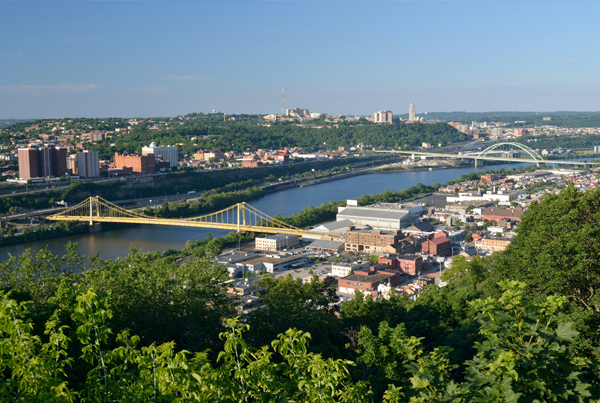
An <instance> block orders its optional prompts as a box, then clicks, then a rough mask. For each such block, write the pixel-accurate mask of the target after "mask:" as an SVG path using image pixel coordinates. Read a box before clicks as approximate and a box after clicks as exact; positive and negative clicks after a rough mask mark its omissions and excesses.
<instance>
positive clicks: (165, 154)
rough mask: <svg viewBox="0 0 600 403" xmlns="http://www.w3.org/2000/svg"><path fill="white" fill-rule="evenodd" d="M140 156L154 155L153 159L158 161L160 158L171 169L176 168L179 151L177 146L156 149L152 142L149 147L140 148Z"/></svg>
mask: <svg viewBox="0 0 600 403" xmlns="http://www.w3.org/2000/svg"><path fill="white" fill-rule="evenodd" d="M142 154H154V157H155V158H156V159H158V157H159V156H161V157H162V160H163V161H167V162H169V164H171V168H173V167H176V166H177V164H178V163H179V150H178V149H177V146H160V147H158V146H157V145H156V143H155V142H154V141H153V142H152V143H150V146H149V147H142Z"/></svg>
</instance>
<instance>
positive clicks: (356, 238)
mask: <svg viewBox="0 0 600 403" xmlns="http://www.w3.org/2000/svg"><path fill="white" fill-rule="evenodd" d="M401 238H403V236H402V233H401V232H400V231H375V230H362V231H356V230H354V231H347V232H345V233H344V244H345V245H346V250H347V251H353V252H360V251H365V252H371V253H380V252H382V250H383V248H384V247H386V246H389V245H393V244H395V243H397V242H398V241H399V240H400V239H401Z"/></svg>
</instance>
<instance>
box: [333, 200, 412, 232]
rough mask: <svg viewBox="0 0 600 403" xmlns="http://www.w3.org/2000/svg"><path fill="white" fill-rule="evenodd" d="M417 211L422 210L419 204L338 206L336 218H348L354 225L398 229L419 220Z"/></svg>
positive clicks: (338, 219)
mask: <svg viewBox="0 0 600 403" xmlns="http://www.w3.org/2000/svg"><path fill="white" fill-rule="evenodd" d="M411 211H414V212H411ZM417 211H419V212H420V211H423V208H422V207H421V206H419V207H414V208H402V207H400V206H398V205H393V204H390V205H375V206H369V207H354V206H353V207H339V208H338V213H337V216H336V219H337V221H342V220H350V221H352V222H353V223H354V224H356V225H366V226H369V227H372V228H377V229H387V230H398V229H402V228H406V227H409V226H411V225H412V224H415V223H417V222H418V221H419V220H418V216H417V214H416V213H417Z"/></svg>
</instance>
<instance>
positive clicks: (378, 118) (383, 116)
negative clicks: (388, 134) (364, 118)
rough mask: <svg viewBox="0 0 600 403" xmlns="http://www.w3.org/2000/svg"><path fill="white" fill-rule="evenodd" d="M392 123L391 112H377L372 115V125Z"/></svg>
mask: <svg viewBox="0 0 600 403" xmlns="http://www.w3.org/2000/svg"><path fill="white" fill-rule="evenodd" d="M392 121H393V118H392V111H379V112H375V113H374V114H373V122H374V123H388V124H391V123H392Z"/></svg>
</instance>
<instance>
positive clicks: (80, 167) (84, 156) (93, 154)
mask: <svg viewBox="0 0 600 403" xmlns="http://www.w3.org/2000/svg"><path fill="white" fill-rule="evenodd" d="M77 173H78V174H79V176H82V177H84V178H98V177H99V176H100V153H99V152H98V151H89V150H84V151H83V152H79V153H77Z"/></svg>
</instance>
